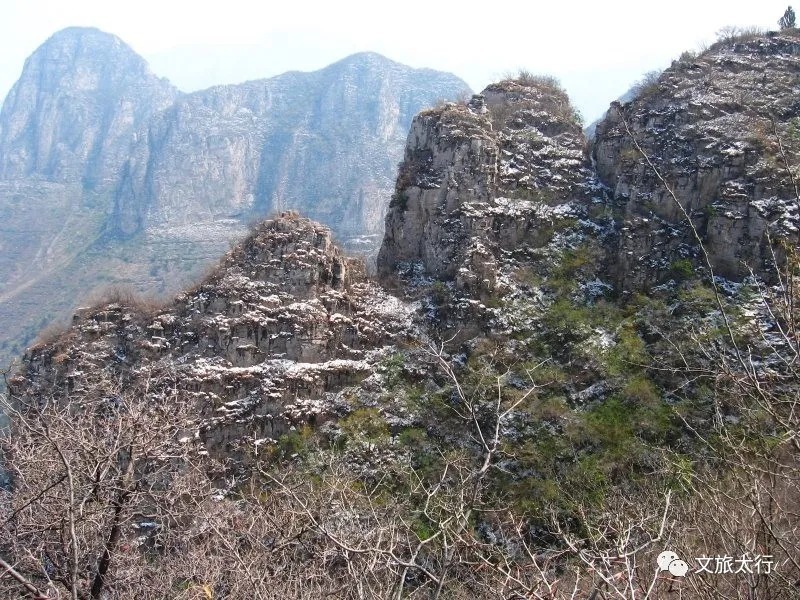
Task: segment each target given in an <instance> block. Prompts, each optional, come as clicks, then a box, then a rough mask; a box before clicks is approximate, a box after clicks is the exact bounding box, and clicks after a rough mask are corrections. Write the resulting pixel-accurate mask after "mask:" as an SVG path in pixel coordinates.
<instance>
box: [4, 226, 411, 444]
mask: <svg viewBox="0 0 800 600" xmlns="http://www.w3.org/2000/svg"><path fill="white" fill-rule="evenodd" d="M410 314H411V308H410V307H409V306H408V305H406V304H404V303H402V302H401V301H399V300H397V299H396V298H394V297H392V296H389V295H388V294H386V293H385V292H383V291H382V290H381V289H380V288H379V287H378V286H377V285H375V284H374V283H371V282H370V281H369V280H368V279H367V278H366V276H365V273H364V264H363V262H362V261H360V260H358V259H352V258H347V257H345V256H344V255H343V254H342V253H341V251H340V250H339V249H338V247H336V246H335V245H334V244H333V242H332V239H331V232H330V229H328V228H327V227H324V226H322V225H320V224H318V223H315V222H312V221H310V220H308V219H304V218H301V217H299V216H298V215H297V214H296V213H286V214H283V215H281V216H280V217H278V218H275V219H272V220H268V221H265V222H263V223H261V224H259V225H257V226H256V228H255V230H254V231H253V233H252V234H251V235H250V236H249V237H248V238H247V239H246V240H245V241H244V242H243V243H241V244H240V245H238V246H237V247H236V248H234V249H233V250H232V251H231V252H230V253H229V254H228V255H227V256H226V257H225V258H224V259H223V261H222V262H221V264H220V265H219V267H218V268H217V269H216V270H215V272H214V273H212V274H211V275H210V276H209V277H208V278H206V279H205V280H204V281H202V282H200V283H199V284H198V285H196V286H195V287H194V288H193V289H190V290H188V291H185V292H183V293H181V294H179V295H178V296H177V297H176V298H175V300H174V301H173V302H170V303H168V304H166V305H164V306H161V307H159V306H150V307H148V306H142V305H141V304H137V303H135V302H133V303H132V302H131V301H130V299H125V298H112V299H110V300H109V301H107V302H104V303H102V304H101V305H99V306H97V307H95V308H93V309H81V310H80V311H78V313H77V314H76V315H75V317H74V319H73V324H72V326H71V327H70V328H69V329H68V330H67V331H66V332H64V333H63V334H60V335H58V336H56V337H55V338H54V339H53V340H51V341H48V342H46V343H42V344H41V345H39V346H37V347H34V348H32V349H31V350H29V352H28V354H27V356H26V358H25V365H24V366H25V368H24V369H23V370H22V371H21V372H20V374H19V375H18V376H17V377H16V378H15V379H14V380H13V381H12V391H13V392H14V393H17V394H23V393H25V394H36V393H43V394H52V393H56V394H57V395H66V394H69V397H70V399H71V401H73V402H79V401H80V397H81V394H84V393H87V394H88V393H92V389H93V386H94V384H95V383H96V381H97V379H98V378H102V377H105V378H108V377H109V376H110V377H112V378H113V379H115V380H119V381H121V382H123V387H124V385H125V382H126V381H127V382H130V381H134V380H136V381H139V382H141V380H143V379H144V378H148V377H150V378H152V386H153V393H154V395H157V389H161V388H165V389H166V388H169V389H173V390H177V391H178V396H179V397H178V398H177V401H179V402H188V403H191V405H192V406H194V407H196V410H197V412H198V414H199V416H200V425H199V428H198V430H197V432H196V433H197V435H198V436H200V438H201V439H202V440H203V442H204V443H205V444H207V445H208V446H209V447H211V448H213V449H214V450H215V451H216V452H221V453H223V454H226V453H230V454H235V455H237V456H239V457H240V458H241V457H242V456H245V455H247V454H248V453H252V452H254V451H256V450H258V446H259V444H260V443H263V442H264V440H275V439H276V438H277V437H278V436H280V435H281V434H282V433H285V432H286V431H288V430H289V428H291V427H293V426H297V427H299V426H301V425H303V424H306V423H315V424H317V425H319V424H321V423H322V422H324V420H325V419H326V418H330V417H331V415H334V414H335V411H336V409H337V392H339V391H341V390H342V389H343V388H344V387H345V386H352V385H354V384H357V383H358V382H360V381H362V380H364V379H366V378H367V377H369V376H370V375H371V374H372V372H373V370H374V369H375V365H376V364H377V363H378V362H379V361H380V360H381V359H382V358H383V357H384V356H385V355H386V352H387V351H388V350H387V348H388V349H390V348H391V345H392V344H396V343H398V342H399V341H401V340H402V339H404V338H405V337H407V336H409V335H411V334H412V325H411V322H410ZM258 440H261V441H260V442H259V441H258Z"/></svg>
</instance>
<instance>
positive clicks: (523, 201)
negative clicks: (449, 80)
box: [378, 80, 591, 295]
mask: <svg viewBox="0 0 800 600" xmlns="http://www.w3.org/2000/svg"><path fill="white" fill-rule="evenodd" d="M584 144H585V139H584V137H583V133H582V131H581V128H580V125H579V124H578V122H577V120H576V118H575V114H574V112H573V110H572V108H571V106H570V104H569V99H568V98H567V97H566V94H564V92H563V91H561V90H560V89H558V88H557V87H556V86H555V85H554V84H553V82H550V81H547V80H536V81H524V80H523V81H505V82H503V83H500V84H495V85H492V86H490V87H488V88H486V90H484V92H483V93H482V94H481V95H477V96H474V97H473V98H472V100H471V101H470V103H469V104H468V105H455V104H450V105H447V106H445V107H443V108H441V109H436V110H432V111H426V112H423V113H422V114H421V115H420V116H418V117H417V118H416V119H415V120H414V123H413V124H412V126H411V133H410V134H409V137H408V143H407V146H406V152H405V159H404V161H403V163H402V164H401V165H400V174H399V177H398V180H397V186H396V189H395V193H394V196H393V197H392V202H391V204H390V208H389V213H388V215H387V217H386V234H385V237H384V241H383V245H382V246H381V250H380V253H379V255H378V270H379V273H380V274H381V275H382V276H384V277H386V276H388V275H390V274H391V273H394V272H396V271H398V270H400V271H409V270H413V269H417V270H421V271H422V272H423V273H425V274H428V275H431V276H433V277H436V278H440V279H445V280H454V281H455V283H456V285H457V287H459V288H461V289H464V290H472V291H474V292H476V293H478V295H480V294H481V293H489V292H494V291H495V290H496V288H497V286H498V280H499V277H500V275H501V273H502V272H503V271H505V270H507V268H508V266H509V264H508V261H509V260H511V259H513V257H515V256H517V257H527V258H530V256H531V253H532V252H534V253H535V250H536V249H537V248H541V247H542V246H544V245H546V244H547V243H548V242H549V241H550V239H551V236H552V234H553V229H554V225H555V224H556V223H558V222H560V221H561V219H562V218H564V217H566V216H568V215H570V214H572V213H573V211H576V210H580V207H581V206H582V205H585V204H586V203H587V202H586V199H587V194H588V191H589V188H590V186H589V183H590V179H591V174H590V170H589V165H588V161H587V159H586V157H585V155H584ZM501 286H502V284H501Z"/></svg>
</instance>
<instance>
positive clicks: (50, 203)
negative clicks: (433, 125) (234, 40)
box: [0, 27, 467, 362]
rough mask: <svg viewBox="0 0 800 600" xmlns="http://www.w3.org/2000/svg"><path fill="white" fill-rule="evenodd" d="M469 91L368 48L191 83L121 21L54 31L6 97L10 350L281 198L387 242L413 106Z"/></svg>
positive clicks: (148, 288)
mask: <svg viewBox="0 0 800 600" xmlns="http://www.w3.org/2000/svg"><path fill="white" fill-rule="evenodd" d="M465 90H467V85H466V84H465V83H464V82H463V81H462V80H460V79H458V78H457V77H455V76H453V75H450V74H447V73H440V72H437V71H431V70H427V69H412V68H410V67H406V66H404V65H400V64H398V63H395V62H393V61H391V60H389V59H386V58H384V57H382V56H380V55H378V54H374V53H362V54H356V55H353V56H350V57H347V58H345V59H342V60H340V61H339V62H337V63H334V64H332V65H330V66H329V67H326V68H325V69H322V70H320V71H315V72H311V73H300V72H290V73H286V74H283V75H279V76H277V77H273V78H271V79H263V80H256V81H249V82H246V83H242V84H238V85H223V86H216V87H212V88H209V89H207V90H202V91H199V92H194V93H191V94H184V93H182V92H180V91H179V90H178V89H177V88H175V87H174V86H173V85H172V84H171V83H169V81H167V80H166V79H163V78H159V77H157V76H156V75H154V74H153V73H152V72H151V71H150V69H149V67H148V65H147V63H146V61H145V60H144V59H143V58H142V57H140V56H139V55H138V54H136V53H135V52H134V51H133V50H132V49H131V48H130V47H129V46H127V45H126V44H125V43H124V42H123V41H122V40H120V39H119V38H118V37H116V36H114V35H111V34H108V33H105V32H102V31H100V30H97V29H93V28H80V27H72V28H68V29H65V30H62V31H60V32H58V33H56V34H54V35H53V36H52V37H51V38H49V39H48V40H47V41H46V42H45V43H44V44H42V46H40V47H39V48H38V49H37V50H36V51H35V52H34V53H33V54H32V55H31V56H30V57H29V58H28V60H27V61H26V63H25V68H24V69H23V72H22V75H21V76H20V79H19V81H18V82H17V83H16V84H15V85H14V87H13V88H12V90H11V92H10V93H9V95H8V97H7V98H6V100H5V102H4V103H3V107H2V111H0V330H2V331H3V334H2V337H0V359H2V361H3V362H5V361H6V359H7V358H8V357H10V356H11V355H14V354H18V353H19V352H20V351H21V349H22V348H24V344H25V343H27V341H29V340H30V339H31V337H32V335H33V334H34V332H35V331H37V330H39V329H41V327H42V325H43V324H45V323H46V322H48V321H50V320H52V319H53V318H54V317H58V316H63V315H66V314H67V313H68V312H69V311H70V310H72V309H73V308H74V306H75V305H76V303H78V302H80V301H81V299H82V298H85V297H86V296H87V294H88V293H89V292H90V291H91V290H92V289H95V288H97V287H102V286H104V285H108V284H112V283H115V282H123V283H127V284H130V285H132V286H133V287H134V288H136V289H138V290H139V291H143V292H146V293H166V292H170V291H175V290H177V289H178V288H179V287H180V285H181V284H184V283H186V282H187V281H189V280H191V279H192V278H194V277H195V276H196V275H197V274H198V272H199V270H201V269H202V268H203V267H204V266H205V265H207V264H209V263H210V262H212V261H213V260H214V259H215V258H216V257H218V256H220V255H221V254H222V253H223V252H224V251H225V250H226V249H227V248H228V247H229V244H230V242H231V241H232V240H233V239H236V238H238V237H240V236H241V235H242V234H243V233H244V231H245V230H246V228H247V227H248V225H249V223H251V222H253V221H255V220H259V219H261V218H263V217H265V216H267V215H269V214H270V213H271V212H273V211H280V210H286V209H296V210H300V211H301V212H303V213H304V214H308V215H310V216H312V217H314V218H316V219H318V220H320V221H322V222H324V223H325V224H327V225H329V226H331V227H332V229H333V231H334V233H335V234H336V235H337V237H338V239H340V240H342V241H343V242H344V244H345V246H346V247H349V248H350V249H353V248H356V249H359V250H360V251H362V252H364V253H369V252H371V251H374V250H377V245H378V244H379V240H380V234H381V233H382V230H383V218H384V215H385V212H386V208H387V205H388V202H389V198H390V196H391V190H392V187H393V181H394V175H395V170H396V165H397V163H398V162H399V160H400V159H401V158H402V153H403V146H404V144H405V138H406V133H407V131H408V127H409V126H410V123H411V119H412V118H413V116H414V114H416V113H417V112H418V111H419V110H421V109H423V108H425V107H427V106H430V105H433V104H434V103H436V102H437V101H438V100H440V99H452V98H455V97H457V96H459V95H461V94H462V92H464V91H465Z"/></svg>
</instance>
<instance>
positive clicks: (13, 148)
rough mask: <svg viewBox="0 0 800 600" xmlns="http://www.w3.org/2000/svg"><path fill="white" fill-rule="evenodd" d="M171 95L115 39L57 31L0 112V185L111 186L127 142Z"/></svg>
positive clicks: (162, 82) (29, 62)
mask: <svg viewBox="0 0 800 600" xmlns="http://www.w3.org/2000/svg"><path fill="white" fill-rule="evenodd" d="M177 96H178V91H177V90H176V89H175V88H174V87H173V86H172V85H171V84H170V83H169V82H168V81H167V80H165V79H161V78H159V77H156V76H155V75H153V74H152V73H151V72H150V70H149V68H148V66H147V63H146V62H145V61H144V60H143V59H142V58H141V57H140V56H139V55H137V54H136V53H135V52H134V51H133V50H131V48H130V47H128V46H127V45H126V44H125V43H124V42H123V41H122V40H120V39H119V38H117V37H116V36H113V35H109V34H107V33H103V32H102V31H98V30H96V29H85V28H79V27H74V28H70V29H65V30H63V31H61V32H59V33H57V34H56V35H54V36H53V37H51V38H50V39H49V40H47V41H46V42H45V43H44V44H42V46H40V47H39V48H38V49H37V50H36V52H34V53H33V54H32V55H31V56H30V58H28V60H27V61H25V67H24V68H23V71H22V76H21V77H20V79H19V81H17V83H16V84H15V85H14V87H13V88H12V89H11V92H10V93H9V95H8V97H7V98H6V100H5V102H4V103H3V108H2V111H0V179H3V180H10V179H22V178H34V179H38V180H46V181H51V182H59V183H66V182H79V183H82V184H83V185H84V186H85V187H86V188H87V189H89V190H96V189H101V190H102V189H105V190H107V189H109V188H111V187H114V186H116V184H117V181H118V178H119V170H120V168H121V166H122V164H123V163H124V162H125V160H126V159H127V156H128V150H129V145H130V141H131V139H132V137H133V134H134V133H135V132H136V131H137V130H138V129H139V128H141V127H142V126H143V125H144V124H145V123H146V122H147V120H148V119H149V118H150V117H151V116H152V115H153V114H154V113H155V112H157V111H159V110H162V109H164V108H166V107H167V106H169V105H171V104H172V102H173V101H174V100H175V98H176V97H177Z"/></svg>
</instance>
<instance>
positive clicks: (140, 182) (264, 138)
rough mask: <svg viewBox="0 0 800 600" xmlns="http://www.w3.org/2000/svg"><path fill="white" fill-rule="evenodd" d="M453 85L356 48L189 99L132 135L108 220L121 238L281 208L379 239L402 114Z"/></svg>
mask: <svg viewBox="0 0 800 600" xmlns="http://www.w3.org/2000/svg"><path fill="white" fill-rule="evenodd" d="M464 89H466V85H465V84H464V83H463V82H462V81H461V80H459V79H457V78H456V77H453V76H450V75H447V74H444V73H437V72H434V71H427V70H421V69H411V68H408V67H404V66H402V65H399V64H397V63H394V62H392V61H389V60H387V59H385V58H383V57H382V56H379V55H377V54H359V55H354V56H351V57H349V58H347V59H345V60H343V61H340V62H338V63H336V64H333V65H331V66H329V67H327V68H325V69H323V70H321V71H317V72H314V73H287V74H285V75H282V76H279V77H276V78H273V79H268V80H261V81H253V82H248V83H245V84H241V85H237V86H222V87H217V88H212V89H209V90H206V91H202V92H198V93H195V94H190V95H188V96H185V97H183V98H181V99H180V100H179V101H178V102H177V103H176V104H175V106H173V107H172V108H170V109H169V110H167V111H165V112H163V113H162V114H160V115H159V116H158V118H156V119H154V120H153V122H152V123H150V125H149V127H148V129H147V131H146V132H143V133H142V135H141V136H139V137H138V140H137V143H136V144H135V146H134V149H133V152H132V158H131V160H130V162H129V164H128V165H126V169H125V172H124V177H123V181H122V183H121V186H120V188H119V191H118V193H117V197H116V204H115V214H114V223H113V225H114V227H115V228H116V229H117V230H118V231H119V232H121V233H122V234H124V235H130V234H131V233H134V232H137V231H140V230H142V229H144V228H148V227H163V226H173V225H177V226H181V225H186V224H188V223H204V222H209V221H215V220H224V219H238V220H242V221H247V220H250V219H252V218H254V217H256V216H259V215H266V214H269V213H270V212H272V211H276V210H277V211H279V210H285V209H288V208H292V209H297V210H300V211H302V212H303V214H306V215H308V216H310V217H312V218H314V219H317V220H320V221H322V222H324V223H326V224H328V225H330V226H331V227H332V228H333V229H334V230H335V231H336V232H337V233H338V234H339V235H340V236H342V237H343V238H345V239H347V238H352V237H356V236H363V235H373V236H375V235H379V234H380V233H382V221H383V216H384V211H385V208H386V198H388V196H389V192H390V190H391V187H392V182H393V180H394V170H395V167H396V161H397V158H399V157H400V156H401V153H402V147H403V142H404V139H405V136H406V132H407V131H408V125H409V124H410V122H411V118H412V116H413V115H414V114H415V113H416V112H417V111H418V110H419V109H420V108H422V107H424V106H426V105H430V104H433V103H434V102H435V101H436V100H437V99H438V98H448V97H453V96H455V95H457V94H458V93H459V92H460V91H462V90H464Z"/></svg>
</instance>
